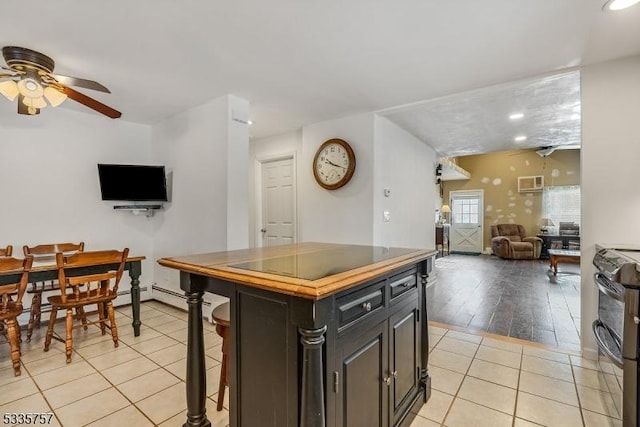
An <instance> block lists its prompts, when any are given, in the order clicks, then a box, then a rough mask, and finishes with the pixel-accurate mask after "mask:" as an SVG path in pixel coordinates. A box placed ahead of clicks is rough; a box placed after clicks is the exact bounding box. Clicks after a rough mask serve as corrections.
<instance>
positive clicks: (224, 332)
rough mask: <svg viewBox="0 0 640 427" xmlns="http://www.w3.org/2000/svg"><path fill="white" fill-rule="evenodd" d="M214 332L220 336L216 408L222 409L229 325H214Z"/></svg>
mask: <svg viewBox="0 0 640 427" xmlns="http://www.w3.org/2000/svg"><path fill="white" fill-rule="evenodd" d="M216 332H217V333H218V335H220V336H221V337H222V365H221V366H220V383H219V384H218V404H217V406H216V409H217V410H218V411H222V408H223V405H224V394H225V390H226V388H227V387H228V386H229V327H228V326H223V325H216Z"/></svg>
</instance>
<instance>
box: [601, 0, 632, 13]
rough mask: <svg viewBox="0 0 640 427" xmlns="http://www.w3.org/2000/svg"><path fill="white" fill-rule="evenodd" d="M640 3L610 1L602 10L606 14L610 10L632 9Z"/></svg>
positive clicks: (629, 0)
mask: <svg viewBox="0 0 640 427" xmlns="http://www.w3.org/2000/svg"><path fill="white" fill-rule="evenodd" d="M638 2H640V0H608V1H607V2H606V3H605V4H604V6H602V9H603V10H604V11H605V12H606V11H609V10H611V11H616V10H622V9H626V8H628V7H631V6H633V5H634V4H636V3H638Z"/></svg>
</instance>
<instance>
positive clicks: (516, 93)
mask: <svg viewBox="0 0 640 427" xmlns="http://www.w3.org/2000/svg"><path fill="white" fill-rule="evenodd" d="M514 113H521V114H523V117H522V118H519V119H517V120H512V119H510V118H509V116H510V115H511V114H514ZM380 114H381V115H383V116H386V117H387V118H389V119H390V120H391V121H393V122H395V123H396V124H398V125H399V126H400V127H402V128H404V129H406V130H408V131H409V132H411V133H412V134H413V135H415V136H417V137H418V138H420V139H421V140H423V141H425V142H426V143H427V144H429V145H430V146H431V147H433V148H434V149H435V150H436V151H437V152H438V153H439V154H440V155H441V156H463V155H468V154H480V153H488V152H491V151H500V150H508V149H513V148H538V147H549V146H553V147H558V146H563V145H564V146H567V145H580V73H579V72H578V71H572V72H567V73H562V74H557V75H551V76H546V77H542V78H535V79H526V80H521V81H517V82H511V83H505V84H501V85H496V86H491V87H487V88H483V89H478V90H474V91H469V92H463V93H460V94H457V95H452V96H448V97H443V98H439V99H435V100H431V101H425V102H421V103H417V104H413V105H410V106H406V107H401V108H394V109H391V110H388V111H383V112H380ZM516 137H526V140H524V141H515V138H516Z"/></svg>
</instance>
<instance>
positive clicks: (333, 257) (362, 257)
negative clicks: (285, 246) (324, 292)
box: [230, 245, 416, 280]
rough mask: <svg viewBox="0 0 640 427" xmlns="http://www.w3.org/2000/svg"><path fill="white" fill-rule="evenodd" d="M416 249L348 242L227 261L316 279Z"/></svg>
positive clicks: (246, 268) (272, 271)
mask: <svg viewBox="0 0 640 427" xmlns="http://www.w3.org/2000/svg"><path fill="white" fill-rule="evenodd" d="M415 251H416V249H406V248H384V247H380V246H359V245H348V246H341V247H339V248H332V249H325V250H321V251H317V252H310V253H301V254H296V255H286V256H281V257H276V258H269V259H264V260H258V261H249V262H243V263H239V264H233V265H230V267H235V268H240V269H243V270H251V271H259V272H261V273H271V274H277V275H280V276H288V277H296V278H299V279H306V280H318V279H322V278H323V277H327V276H332V275H334V274H338V273H342V272H345V271H349V270H353V269H354V268H358V267H363V266H365V265H369V264H375V263H377V262H380V261H385V260H388V259H391V258H395V257H398V256H402V255H407V254H410V253H412V252H415Z"/></svg>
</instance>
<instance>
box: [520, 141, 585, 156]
mask: <svg viewBox="0 0 640 427" xmlns="http://www.w3.org/2000/svg"><path fill="white" fill-rule="evenodd" d="M579 148H580V145H577V144H565V145H545V146H542V147H531V148H528V149H524V150H520V151H518V152H515V153H511V154H509V156H522V155H523V154H526V153H527V152H531V151H534V152H535V153H536V154H537V155H538V156H540V157H543V158H544V157H549V156H550V155H551V154H552V153H553V152H554V151H556V150H576V149H579Z"/></svg>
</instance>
